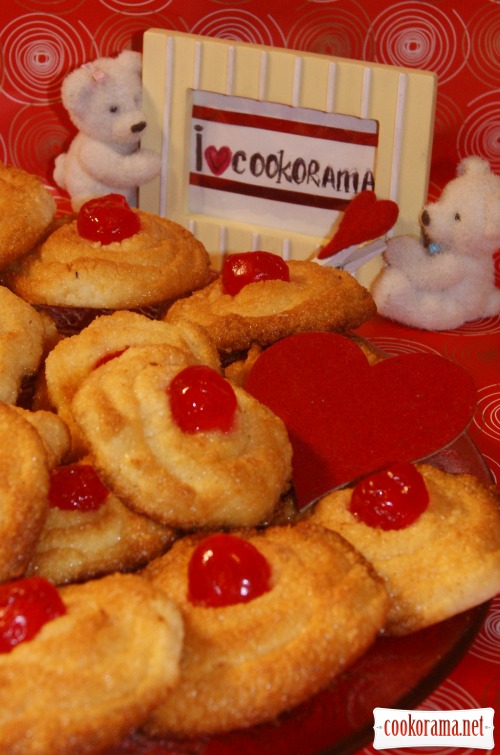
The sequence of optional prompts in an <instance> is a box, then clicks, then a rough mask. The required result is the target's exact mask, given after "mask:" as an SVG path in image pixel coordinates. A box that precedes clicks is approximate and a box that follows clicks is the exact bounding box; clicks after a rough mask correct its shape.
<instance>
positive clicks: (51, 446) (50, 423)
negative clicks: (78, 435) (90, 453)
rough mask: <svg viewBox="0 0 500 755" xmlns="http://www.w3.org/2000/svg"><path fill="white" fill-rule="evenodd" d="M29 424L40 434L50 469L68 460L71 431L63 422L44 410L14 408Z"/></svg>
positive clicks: (55, 415)
mask: <svg viewBox="0 0 500 755" xmlns="http://www.w3.org/2000/svg"><path fill="white" fill-rule="evenodd" d="M13 408H14V409H15V410H16V412H18V414H20V415H21V416H22V417H23V418H24V419H25V420H26V421H27V422H29V423H30V424H31V425H32V426H33V427H34V428H35V430H36V431H37V433H38V434H39V436H40V438H41V440H42V443H43V447H44V449H45V453H46V456H47V464H48V466H49V469H53V468H54V467H56V466H57V465H58V464H61V463H62V462H63V461H64V460H65V458H67V456H68V454H69V451H70V448H71V437H70V433H69V430H68V428H67V426H66V424H65V423H64V422H63V420H62V419H61V418H60V417H58V416H57V414H54V413H53V412H48V411H45V410H43V409H40V410H38V411H30V410H29V409H23V408H22V407H20V406H14V407H13Z"/></svg>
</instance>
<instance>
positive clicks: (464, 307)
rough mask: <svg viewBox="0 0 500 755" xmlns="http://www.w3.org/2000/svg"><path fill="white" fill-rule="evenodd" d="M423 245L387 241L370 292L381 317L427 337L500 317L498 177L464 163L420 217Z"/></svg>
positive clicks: (476, 163) (484, 165)
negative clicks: (433, 332) (426, 333)
mask: <svg viewBox="0 0 500 755" xmlns="http://www.w3.org/2000/svg"><path fill="white" fill-rule="evenodd" d="M420 223H421V226H422V230H423V236H424V242H422V241H421V240H419V239H417V238H414V237H411V236H396V237H394V238H392V239H391V240H390V241H389V243H388V246H387V250H386V252H385V254H384V258H385V266H384V269H383V270H382V271H381V273H380V274H379V276H378V278H377V279H376V280H375V282H374V284H373V286H372V294H373V297H374V299H375V303H376V305H377V309H378V312H379V313H380V314H381V315H383V316H384V317H387V318H389V319H391V320H396V321H399V322H401V323H404V324H406V325H410V326H412V327H417V328H422V329H425V330H448V329H453V328H457V327H459V326H460V325H462V324H463V323H465V322H469V321H472V320H478V319H480V318H484V317H494V316H496V315H498V314H499V313H500V288H498V287H496V286H495V263H494V257H493V255H494V253H495V251H496V250H497V249H499V248H500V176H498V175H496V174H494V173H492V172H491V170H490V166H489V164H488V162H487V161H486V160H483V159H481V158H479V157H468V158H465V159H464V160H462V162H461V163H460V164H459V166H458V169H457V177H456V178H454V179H453V180H452V181H450V182H449V183H448V184H447V185H446V187H445V188H444V190H443V192H442V194H441V197H440V198H439V199H438V201H436V202H433V203H430V204H428V205H426V206H425V207H424V209H423V212H422V213H421V216H420Z"/></svg>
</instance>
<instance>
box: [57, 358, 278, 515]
mask: <svg viewBox="0 0 500 755" xmlns="http://www.w3.org/2000/svg"><path fill="white" fill-rule="evenodd" d="M195 363H196V360H194V359H193V358H191V359H189V358H187V356H186V352H184V351H181V350H176V349H174V348H173V347H170V346H162V345H158V346H145V347H131V348H129V349H128V350H127V351H125V352H124V353H123V354H121V355H120V356H118V357H116V358H115V359H113V360H111V361H110V362H107V363H106V364H104V365H102V366H101V367H99V369H97V370H94V371H93V372H92V373H91V374H90V375H89V376H88V377H87V378H86V379H85V380H84V381H83V383H82V384H81V386H80V388H79V389H78V391H77V392H76V395H75V397H74V399H73V402H72V405H71V410H72V413H73V417H74V419H75V421H76V423H77V424H78V426H79V428H80V430H81V432H82V434H83V435H84V439H85V442H86V443H87V444H88V447H89V449H90V453H91V455H92V457H93V461H94V464H95V466H96V468H97V469H98V471H99V474H101V476H102V478H103V479H104V481H105V482H106V484H107V485H108V486H109V487H110V488H111V489H112V490H113V491H114V492H115V493H116V494H117V495H118V496H119V498H120V499H121V500H122V501H124V503H126V504H127V505H129V506H131V508H133V509H134V510H135V511H137V512H139V513H143V514H145V515H146V516H150V517H151V518H153V519H155V520H157V521H159V522H162V523H163V524H167V525H170V526H174V527H179V528H182V529H186V528H187V529H192V528H195V527H203V528H214V527H219V526H228V527H239V526H250V525H255V524H258V523H260V522H262V521H264V520H265V519H266V518H267V517H268V516H269V515H270V514H271V513H272V511H273V509H274V507H275V506H276V504H277V502H278V500H279V498H280V496H281V494H282V493H283V492H284V491H285V490H286V489H288V487H289V483H290V477H291V446H290V443H289V440H288V434H287V431H286V429H285V426H284V424H283V422H282V421H281V420H280V419H279V418H278V417H276V415H274V414H273V413H272V412H271V411H270V410H269V409H267V407H265V406H263V405H262V404H260V403H259V402H258V401H257V400H256V399H254V398H253V397H252V396H250V395H249V394H247V393H246V392H245V391H244V390H243V389H241V388H238V387H235V388H234V392H235V395H236V402H237V406H236V413H235V416H234V422H233V426H232V428H231V429H230V430H229V431H227V432H223V431H221V430H218V429H214V430H210V431H202V432H195V433H186V432H184V431H183V430H182V429H181V428H180V427H179V425H178V424H177V423H176V422H175V421H174V419H173V418H172V412H171V407H170V400H169V397H168V394H167V392H168V390H169V386H170V383H171V382H172V380H173V378H174V377H175V376H176V375H177V374H178V373H180V372H181V371H182V370H183V369H184V368H185V367H187V366H188V365H189V364H191V365H192V364H195Z"/></svg>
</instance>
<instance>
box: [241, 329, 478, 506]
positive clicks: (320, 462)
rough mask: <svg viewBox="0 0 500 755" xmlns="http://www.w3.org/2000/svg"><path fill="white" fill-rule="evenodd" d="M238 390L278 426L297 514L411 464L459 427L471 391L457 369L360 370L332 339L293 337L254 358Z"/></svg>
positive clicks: (383, 364) (431, 363) (345, 347)
mask: <svg viewBox="0 0 500 755" xmlns="http://www.w3.org/2000/svg"><path fill="white" fill-rule="evenodd" d="M245 389H246V390H247V391H248V392H249V393H251V394H253V395H254V396H255V397H256V398H257V399H258V400H259V401H260V402H261V403H263V404H266V405H267V406H268V407H269V408H270V409H272V410H273V411H274V413H275V414H277V415H278V416H279V417H281V419H282V420H283V421H284V423H285V425H286V427H287V429H288V433H289V436H290V441H291V444H292V448H293V484H294V488H295V493H296V496H297V502H298V505H299V507H301V508H303V507H304V506H306V505H307V504H309V503H311V502H312V501H313V500H315V499H316V498H318V497H321V496H322V495H324V494H325V493H327V492H328V491H329V490H333V489H334V488H336V487H339V486H342V485H346V484H348V483H350V482H352V481H354V480H356V479H357V478H359V477H362V476H364V475H367V474H369V473H370V472H373V471H376V470H378V469H382V468H384V467H386V466H388V465H389V464H392V463H393V462H395V461H410V462H411V461H418V460H420V459H424V458H426V457H427V456H431V455H432V454H434V453H437V451H439V450H441V449H442V448H444V447H445V446H447V445H449V444H450V443H451V442H452V441H453V440H455V439H456V438H457V437H458V436H459V435H461V434H462V432H463V431H464V430H465V429H466V428H467V425H468V424H469V422H470V420H471V418H472V415H473V413H474V409H475V406H476V388H475V385H474V382H473V380H472V378H471V376H470V375H469V374H468V373H467V372H466V371H465V370H464V369H463V368H462V367H460V365H458V364H455V363H454V362H451V361H450V360H448V359H445V358H444V357H441V356H439V355H437V354H428V353H422V352H415V353H411V354H403V355H399V356H394V357H389V358H387V359H384V360H382V361H380V362H377V363H376V364H374V365H372V366H370V365H369V363H368V361H367V359H366V357H365V356H364V354H363V352H362V351H361V349H360V348H359V347H358V346H357V345H356V344H355V343H354V342H353V341H351V340H350V339H348V338H346V337H344V336H340V335H338V334H336V333H300V334H296V335H293V336H290V337H288V338H284V339H283V340H281V341H278V342H277V343H275V344H273V345H272V346H270V347H269V348H268V349H266V350H265V351H264V352H263V353H262V354H261V356H260V357H259V358H258V359H257V361H256V362H255V364H254V365H253V367H252V369H251V370H250V372H249V375H248V378H247V380H246V382H245Z"/></svg>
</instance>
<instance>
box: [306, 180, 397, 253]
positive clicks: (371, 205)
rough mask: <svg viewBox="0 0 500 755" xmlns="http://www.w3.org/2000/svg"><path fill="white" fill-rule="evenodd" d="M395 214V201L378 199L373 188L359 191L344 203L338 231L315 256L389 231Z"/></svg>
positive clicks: (334, 251) (344, 247)
mask: <svg viewBox="0 0 500 755" xmlns="http://www.w3.org/2000/svg"><path fill="white" fill-rule="evenodd" d="M398 215H399V207H398V205H397V204H396V202H393V201H392V200H390V199H377V197H376V196H375V194H374V192H373V191H369V190H366V191H362V192H361V193H360V194H357V195H356V196H355V197H354V199H351V201H350V202H349V204H348V205H347V209H346V211H345V212H344V214H343V215H342V220H341V221H340V223H339V227H338V229H337V232H336V233H335V235H334V236H333V238H332V239H331V240H330V241H329V242H328V244H327V245H326V246H325V247H324V248H323V249H322V250H321V252H320V253H319V254H318V259H325V258H326V257H331V256H332V255H333V254H335V253H336V252H340V251H341V250H342V249H347V247H348V246H353V245H354V244H362V243H363V242H364V241H372V240H373V239H378V237H379V236H383V235H384V234H386V233H387V231H390V229H391V228H392V226H393V225H394V224H395V222H396V220H397V219H398Z"/></svg>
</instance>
